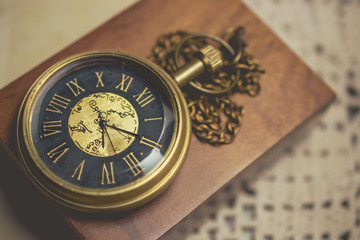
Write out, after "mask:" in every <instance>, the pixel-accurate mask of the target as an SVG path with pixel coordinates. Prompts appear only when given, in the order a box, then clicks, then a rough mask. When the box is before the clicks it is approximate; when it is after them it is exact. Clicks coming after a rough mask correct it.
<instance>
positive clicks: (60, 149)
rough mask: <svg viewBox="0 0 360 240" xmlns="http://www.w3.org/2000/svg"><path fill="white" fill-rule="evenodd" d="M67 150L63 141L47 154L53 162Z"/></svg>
mask: <svg viewBox="0 0 360 240" xmlns="http://www.w3.org/2000/svg"><path fill="white" fill-rule="evenodd" d="M68 150H69V148H68V147H67V146H66V143H65V142H63V143H62V144H60V145H59V146H57V147H56V148H54V149H52V150H51V151H49V152H48V153H47V155H48V156H49V157H50V159H51V160H52V161H53V163H56V162H57V161H58V160H59V159H60V158H61V157H62V156H63V155H64V154H65V153H66V152H67V151H68Z"/></svg>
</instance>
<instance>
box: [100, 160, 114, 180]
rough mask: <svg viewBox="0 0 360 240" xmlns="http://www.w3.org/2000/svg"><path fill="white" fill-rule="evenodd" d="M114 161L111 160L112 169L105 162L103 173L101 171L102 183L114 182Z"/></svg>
mask: <svg viewBox="0 0 360 240" xmlns="http://www.w3.org/2000/svg"><path fill="white" fill-rule="evenodd" d="M114 183H115V177H114V163H113V162H110V171H109V169H108V168H107V167H106V163H104V164H103V168H102V173H101V185H104V184H114Z"/></svg>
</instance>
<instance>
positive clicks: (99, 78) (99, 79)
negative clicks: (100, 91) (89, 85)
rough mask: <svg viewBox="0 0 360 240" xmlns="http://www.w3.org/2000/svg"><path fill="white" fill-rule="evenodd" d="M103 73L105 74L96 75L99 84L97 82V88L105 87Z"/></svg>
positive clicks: (97, 73)
mask: <svg viewBox="0 0 360 240" xmlns="http://www.w3.org/2000/svg"><path fill="white" fill-rule="evenodd" d="M103 73H104V72H100V73H99V72H95V74H96V76H97V78H98V82H97V84H96V87H99V86H100V87H103V86H104V83H103V81H102V79H101V78H102V75H103Z"/></svg>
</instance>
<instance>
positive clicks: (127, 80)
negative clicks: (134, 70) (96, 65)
mask: <svg viewBox="0 0 360 240" xmlns="http://www.w3.org/2000/svg"><path fill="white" fill-rule="evenodd" d="M121 76H122V79H121V83H120V84H119V85H117V86H116V87H115V88H118V89H120V90H121V91H124V92H127V90H128V88H129V86H130V84H131V82H132V80H133V78H132V77H130V76H129V75H126V74H122V75H121Z"/></svg>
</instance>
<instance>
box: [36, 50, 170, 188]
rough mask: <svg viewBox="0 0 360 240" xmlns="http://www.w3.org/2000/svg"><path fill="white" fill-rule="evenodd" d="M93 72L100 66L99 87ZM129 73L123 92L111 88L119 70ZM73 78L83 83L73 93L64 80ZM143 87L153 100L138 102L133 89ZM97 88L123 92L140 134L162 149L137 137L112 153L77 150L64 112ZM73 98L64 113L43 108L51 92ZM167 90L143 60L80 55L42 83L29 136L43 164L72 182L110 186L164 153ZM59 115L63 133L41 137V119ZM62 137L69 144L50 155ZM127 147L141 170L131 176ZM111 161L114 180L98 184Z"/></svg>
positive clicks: (126, 179) (167, 130)
mask: <svg viewBox="0 0 360 240" xmlns="http://www.w3.org/2000/svg"><path fill="white" fill-rule="evenodd" d="M95 72H103V74H102V81H103V83H104V87H97V88H96V85H97V83H98V78H97V76H96V74H95ZM123 73H124V74H126V75H129V76H131V77H133V81H132V83H131V85H130V87H129V88H128V90H127V92H124V91H121V90H119V89H117V88H115V87H116V86H117V85H118V84H119V83H120V82H121V79H122V74H123ZM74 78H76V79H77V82H78V84H79V86H81V87H82V88H84V89H85V91H84V92H81V93H80V94H79V95H77V96H76V97H75V96H74V94H73V93H72V92H71V90H70V89H69V88H68V87H67V86H66V83H68V82H70V81H72V80H74ZM145 87H147V88H148V89H149V90H150V91H151V93H152V94H153V95H154V97H155V100H154V101H152V102H151V103H149V104H148V105H146V106H145V107H143V108H142V107H140V105H139V104H138V103H137V102H136V98H135V97H134V95H137V94H139V93H141V92H142V91H143V89H144V88H145ZM97 92H110V93H115V94H117V95H120V96H122V97H124V98H126V99H127V100H128V101H129V102H130V103H131V104H132V105H133V107H134V108H135V109H136V111H137V114H138V117H139V130H138V134H139V135H141V136H144V137H146V138H148V139H150V140H152V141H155V142H158V143H159V144H161V145H162V147H161V149H160V150H157V149H154V148H152V147H149V146H147V145H144V144H140V143H139V142H140V139H139V138H136V139H135V140H134V142H133V143H132V144H131V145H130V146H129V147H128V148H127V149H125V150H124V151H123V152H121V153H119V154H116V155H114V156H111V157H96V156H93V155H89V154H87V153H85V152H83V151H82V150H80V149H79V148H78V147H77V146H76V145H75V144H74V142H73V140H72V139H71V137H70V135H69V132H68V117H69V115H70V112H71V110H72V108H73V107H74V106H75V105H76V104H77V103H78V102H79V101H80V100H81V99H82V98H84V97H86V96H89V95H91V94H93V93H97ZM55 93H56V94H58V95H61V96H63V97H66V98H68V99H71V101H70V103H69V105H68V107H67V108H66V110H64V111H63V114H59V113H54V112H49V111H45V109H46V107H47V106H48V104H49V102H50V101H51V98H52V97H53V95H54V94H55ZM169 99H170V95H169V93H168V91H167V89H166V87H164V86H163V85H162V83H161V82H160V80H159V79H158V76H156V75H155V74H154V73H153V72H151V71H150V70H148V69H147V68H145V67H144V66H142V65H140V64H138V63H135V62H132V61H129V60H127V59H119V57H110V56H108V57H101V58H99V57H97V58H91V59H86V60H84V59H83V60H80V61H78V62H75V63H73V64H71V65H70V66H67V67H65V68H63V69H62V71H60V72H58V73H56V74H54V75H53V77H52V78H50V79H49V80H48V84H45V85H44V86H43V87H42V89H40V91H39V94H38V96H37V99H36V101H35V104H34V106H33V114H32V116H31V137H32V140H33V143H34V145H35V149H36V151H37V152H38V155H39V156H40V158H41V159H42V161H43V162H44V163H45V165H46V166H47V167H48V168H49V169H50V170H51V171H52V172H53V173H55V174H56V175H57V176H58V177H60V178H62V179H64V180H65V181H68V182H70V183H72V184H75V185H78V186H82V187H88V188H112V187H117V186H121V185H125V184H128V183H130V182H133V181H135V180H136V179H137V178H140V177H142V176H144V175H146V174H148V173H149V172H151V171H152V170H153V169H155V168H156V166H158V165H159V164H160V163H161V162H162V160H163V159H164V158H163V156H164V155H165V153H166V151H167V149H168V147H169V144H170V142H171V140H172V137H173V133H174V118H175V117H174V112H173V107H172V104H171V102H170V100H169ZM158 117H162V120H156V121H147V122H145V121H144V119H145V118H158ZM55 120H61V122H62V129H61V131H62V133H60V134H54V135H51V136H48V137H43V130H42V128H43V121H55ZM63 142H65V143H66V146H67V147H69V150H68V151H67V152H66V153H65V154H64V155H63V156H62V157H61V158H60V159H59V160H58V161H57V162H56V163H53V161H52V160H51V159H50V158H49V156H48V155H47V153H48V152H49V151H50V150H52V149H54V148H55V147H57V146H59V145H60V144H62V143H63ZM130 152H133V153H134V155H135V157H136V158H137V159H138V160H139V161H140V164H141V166H142V167H143V168H144V171H143V172H142V173H140V174H138V175H137V176H134V174H133V173H132V171H131V170H130V168H129V166H128V165H127V164H126V162H125V161H124V160H123V157H125V156H126V155H127V154H129V153H130ZM84 159H85V165H84V168H83V172H82V175H81V180H80V181H79V180H77V179H76V177H75V178H73V177H72V175H73V173H74V171H75V169H76V168H77V167H78V166H79V165H80V163H81V162H82V161H83V160H84ZM110 162H113V169H114V177H115V184H103V185H102V184H101V182H102V169H103V164H104V163H105V165H106V166H107V168H108V170H110Z"/></svg>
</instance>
